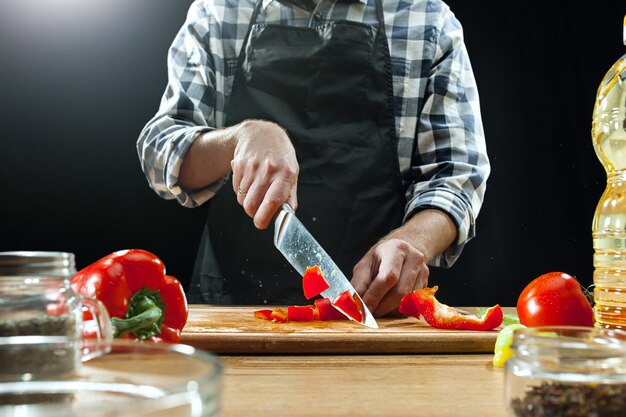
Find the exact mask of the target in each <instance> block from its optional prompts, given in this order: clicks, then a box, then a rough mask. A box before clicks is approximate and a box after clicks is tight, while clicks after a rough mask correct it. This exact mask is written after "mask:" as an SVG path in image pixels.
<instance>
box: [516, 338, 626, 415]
mask: <svg viewBox="0 0 626 417" xmlns="http://www.w3.org/2000/svg"><path fill="white" fill-rule="evenodd" d="M511 349H512V350H513V352H514V356H513V357H512V358H511V359H509V360H508V361H507V362H506V372H505V402H506V406H507V409H508V412H509V415H510V416H512V417H513V416H514V417H530V416H532V417H544V416H545V417H548V416H550V417H561V416H563V417H566V416H567V417H578V416H594V417H623V416H624V415H626V332H624V331H620V330H610V329H600V328H593V327H575V326H552V327H532V328H524V329H519V330H516V331H515V332H514V334H513V344H512V345H511Z"/></svg>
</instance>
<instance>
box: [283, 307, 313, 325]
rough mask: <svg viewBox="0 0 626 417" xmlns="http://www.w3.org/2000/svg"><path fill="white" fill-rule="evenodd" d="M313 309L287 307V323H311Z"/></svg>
mask: <svg viewBox="0 0 626 417" xmlns="http://www.w3.org/2000/svg"><path fill="white" fill-rule="evenodd" d="M314 310H315V307H313V306H312V305H308V306H289V307H287V320H288V321H313V318H314V315H315V313H314Z"/></svg>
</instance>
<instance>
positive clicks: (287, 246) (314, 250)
mask: <svg viewBox="0 0 626 417" xmlns="http://www.w3.org/2000/svg"><path fill="white" fill-rule="evenodd" d="M274 245H275V246H276V248H277V249H278V250H279V251H280V253H282V254H283V256H284V257H285V258H286V259H287V260H288V261H289V263H290V264H291V266H293V267H294V268H295V270H296V271H298V273H299V274H300V275H304V271H305V270H306V269H307V268H308V267H311V266H314V265H318V266H319V267H320V269H321V270H322V271H323V273H324V278H325V279H326V281H327V282H328V284H329V285H330V287H329V288H328V289H327V290H325V291H323V292H322V297H326V298H330V299H331V300H334V299H335V298H336V297H337V296H338V295H339V294H341V293H343V292H345V291H350V294H352V295H353V296H354V297H357V298H358V299H359V300H360V301H361V305H362V307H363V315H364V320H363V321H362V322H361V324H363V325H365V326H367V327H371V328H373V329H377V328H378V323H376V320H375V319H374V316H372V313H370V311H369V310H368V309H367V307H366V306H365V304H364V303H363V300H361V297H360V296H359V295H358V294H357V292H356V290H355V289H354V287H353V286H352V284H350V281H348V279H347V278H346V276H345V275H344V274H343V272H341V270H340V269H339V267H338V266H337V265H336V264H335V262H334V261H333V260H332V258H331V257H330V256H329V255H328V254H327V253H326V251H325V250H324V248H322V247H321V246H320V244H319V243H318V242H317V241H316V240H315V238H314V237H313V235H311V233H310V232H309V231H308V230H307V229H306V227H304V225H303V224H302V222H300V220H298V218H297V217H296V215H295V213H294V212H293V210H292V209H291V207H289V205H288V204H283V205H282V207H281V209H280V211H279V212H278V214H277V216H276V220H275V221H274ZM340 311H341V310H340ZM342 313H343V311H342ZM344 315H345V316H346V317H348V318H350V317H349V316H348V315H347V314H345V313H344ZM357 323H358V322H357Z"/></svg>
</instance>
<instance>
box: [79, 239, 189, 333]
mask: <svg viewBox="0 0 626 417" xmlns="http://www.w3.org/2000/svg"><path fill="white" fill-rule="evenodd" d="M71 284H72V289H73V290H74V291H76V292H77V293H79V294H83V295H85V296H89V297H92V298H97V299H98V300H100V301H101V302H102V303H103V304H104V305H105V306H106V308H107V310H108V312H109V315H110V316H111V324H112V325H113V329H114V336H115V337H122V336H125V337H129V335H131V336H130V337H131V338H137V339H140V340H145V339H150V340H154V341H158V340H163V341H166V342H172V343H178V342H179V341H180V332H181V331H182V329H183V327H184V326H185V324H186V323H187V316H188V313H189V310H188V306H187V299H186V298H185V292H184V290H183V287H182V285H181V284H180V282H179V281H178V280H177V279H176V278H174V277H173V276H171V275H166V274H165V266H164V265H163V262H162V261H161V260H160V259H159V258H158V257H156V256H155V255H154V254H152V253H150V252H148V251H145V250H141V249H130V250H122V251H118V252H114V253H112V254H110V255H108V256H105V257H104V258H102V259H100V260H98V261H96V262H94V263H93V264H91V265H89V266H87V267H85V268H84V269H82V270H80V271H78V273H76V275H74V277H73V278H72V282H71Z"/></svg>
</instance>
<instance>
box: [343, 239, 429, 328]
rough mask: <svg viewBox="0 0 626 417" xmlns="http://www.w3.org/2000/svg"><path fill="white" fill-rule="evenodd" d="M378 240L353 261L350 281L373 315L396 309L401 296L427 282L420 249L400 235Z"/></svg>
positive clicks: (421, 286)
mask: <svg viewBox="0 0 626 417" xmlns="http://www.w3.org/2000/svg"><path fill="white" fill-rule="evenodd" d="M389 237H390V238H389V239H386V240H382V241H380V242H378V243H377V244H376V245H374V247H372V248H371V249H370V250H369V251H368V252H367V253H366V254H365V256H364V257H363V258H362V259H361V260H360V261H359V262H358V263H357V264H356V266H355V267H354V270H353V271H352V285H353V286H354V289H355V290H356V291H357V293H359V295H360V296H361V298H362V299H363V302H364V303H365V305H366V306H367V308H368V309H369V310H370V311H371V312H372V314H373V315H374V316H377V317H380V316H384V315H385V314H388V313H390V312H392V311H393V310H395V309H396V308H397V307H398V305H399V304H400V300H402V297H404V296H405V295H406V294H408V293H409V292H411V291H413V290H417V289H420V288H423V287H425V286H426V285H427V284H428V274H429V271H428V266H427V265H426V258H425V256H424V254H423V253H422V252H420V251H419V250H417V249H416V248H414V247H413V246H412V245H410V244H409V243H408V242H407V241H405V240H403V239H397V238H391V236H389Z"/></svg>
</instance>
